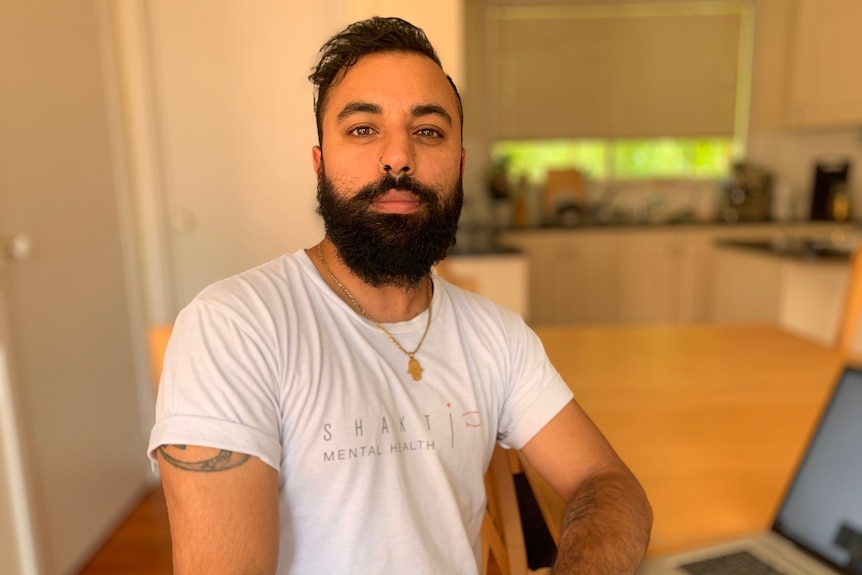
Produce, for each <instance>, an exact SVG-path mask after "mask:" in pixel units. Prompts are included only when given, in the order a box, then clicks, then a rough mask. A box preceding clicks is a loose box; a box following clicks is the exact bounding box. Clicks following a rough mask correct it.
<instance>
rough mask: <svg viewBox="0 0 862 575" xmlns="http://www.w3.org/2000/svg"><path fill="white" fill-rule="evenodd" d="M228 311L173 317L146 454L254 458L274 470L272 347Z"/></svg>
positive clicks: (196, 306) (190, 309)
mask: <svg viewBox="0 0 862 575" xmlns="http://www.w3.org/2000/svg"><path fill="white" fill-rule="evenodd" d="M271 339H272V338H271V337H270V338H267V337H266V336H265V334H264V330H263V329H259V328H258V329H256V327H255V326H254V325H252V324H250V323H249V322H248V321H244V320H242V319H241V318H240V316H239V314H236V313H234V312H233V310H231V309H229V308H226V306H220V305H217V303H215V304H214V303H213V302H208V301H202V300H200V299H197V300H195V301H193V302H192V303H190V304H189V305H188V306H187V307H186V308H185V309H183V311H182V312H180V314H179V315H178V317H177V320H176V322H175V325H174V329H173V332H172V334H171V339H170V341H169V343H168V347H167V350H166V353H165V362H164V369H163V372H162V378H161V381H160V383H159V391H158V397H157V400H156V421H155V425H154V426H153V429H152V432H151V434H150V442H149V446H148V449H147V453H148V456H149V457H150V459H152V460H153V461H155V451H156V449H158V447H159V446H160V445H172V444H173V445H200V446H204V447H214V448H218V449H225V450H229V451H236V452H240V453H246V454H249V455H254V456H257V457H259V458H260V459H261V460H263V461H264V462H265V463H266V464H268V465H270V466H272V467H274V468H275V469H279V467H280V458H281V446H280V439H279V438H280V431H279V417H278V415H277V414H278V397H277V396H278V394H277V391H276V390H277V385H276V380H277V372H278V368H277V362H276V361H275V353H274V349H273V348H272V345H273V344H272V343H270V341H269V340H271Z"/></svg>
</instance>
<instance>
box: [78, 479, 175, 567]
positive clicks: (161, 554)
mask: <svg viewBox="0 0 862 575" xmlns="http://www.w3.org/2000/svg"><path fill="white" fill-rule="evenodd" d="M79 575H173V568H172V567H171V535H170V531H169V528H168V512H167V509H166V507H165V496H164V493H162V490H161V488H157V489H154V490H153V491H152V492H151V493H149V494H148V495H147V496H146V497H145V498H144V500H143V501H141V503H140V504H139V505H138V506H137V507H136V508H135V509H134V511H132V513H131V514H130V515H129V517H128V518H127V519H126V520H125V521H124V522H123V523H122V524H121V525H120V527H119V528H118V529H117V530H116V531H115V532H114V534H113V535H112V536H111V538H110V539H109V540H108V541H107V543H105V545H104V546H103V547H102V549H101V550H99V552H98V553H96V555H95V556H94V557H93V558H92V559H91V560H90V562H89V563H87V565H86V566H85V567H84V568H83V569H82V570H81V572H80V574H79Z"/></svg>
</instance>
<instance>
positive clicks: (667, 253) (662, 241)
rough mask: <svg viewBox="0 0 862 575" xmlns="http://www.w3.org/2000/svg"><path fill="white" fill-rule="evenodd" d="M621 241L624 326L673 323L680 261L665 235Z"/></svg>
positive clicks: (629, 238) (620, 292)
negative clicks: (630, 324)
mask: <svg viewBox="0 0 862 575" xmlns="http://www.w3.org/2000/svg"><path fill="white" fill-rule="evenodd" d="M641 236H642V234H639V235H637V236H633V235H628V234H627V235H626V236H625V237H623V238H621V239H620V252H619V299H618V302H617V303H618V306H619V321H620V323H670V322H671V318H672V317H673V316H674V312H673V307H674V304H675V299H676V298H675V297H674V294H675V292H676V291H677V290H678V285H677V282H678V277H679V275H680V274H679V271H678V269H679V261H678V258H676V257H675V254H674V253H673V252H672V251H671V246H670V241H671V239H670V238H669V237H668V236H665V235H659V236H655V237H641Z"/></svg>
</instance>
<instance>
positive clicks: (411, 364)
mask: <svg viewBox="0 0 862 575" xmlns="http://www.w3.org/2000/svg"><path fill="white" fill-rule="evenodd" d="M422 371H423V369H422V366H421V365H419V362H418V361H416V358H414V357H411V358H410V361H408V362H407V373H409V374H410V377H412V378H413V381H419V380H420V379H422Z"/></svg>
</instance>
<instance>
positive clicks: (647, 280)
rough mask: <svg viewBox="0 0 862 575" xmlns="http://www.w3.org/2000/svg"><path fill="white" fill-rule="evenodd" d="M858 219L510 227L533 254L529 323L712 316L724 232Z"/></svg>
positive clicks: (797, 229) (509, 241) (812, 228)
mask: <svg viewBox="0 0 862 575" xmlns="http://www.w3.org/2000/svg"><path fill="white" fill-rule="evenodd" d="M853 229H855V226H854V225H853V224H835V223H828V222H827V223H807V222H806V223H788V224H747V225H736V226H733V225H689V226H674V227H667V226H642V227H612V226H609V227H591V228H571V229H563V228H557V229H536V230H519V231H507V232H504V233H503V234H501V236H500V238H499V239H500V241H501V242H502V243H503V244H505V245H509V246H511V247H513V248H516V249H519V250H521V251H522V252H523V253H524V254H526V255H527V258H528V261H529V270H530V282H529V285H530V296H529V301H530V310H529V314H530V315H529V317H530V320H531V323H533V324H536V325H539V324H546V325H547V324H557V325H565V324H631V323H652V324H655V323H666V324H675V323H699V322H706V321H711V320H712V313H713V305H712V300H713V298H714V293H713V292H714V282H713V274H714V270H713V258H714V255H715V243H716V241H717V240H719V239H737V240H752V239H768V238H771V237H775V236H785V237H818V236H819V237H825V236H829V235H831V234H833V233H846V232H848V231H850V230H853Z"/></svg>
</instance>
